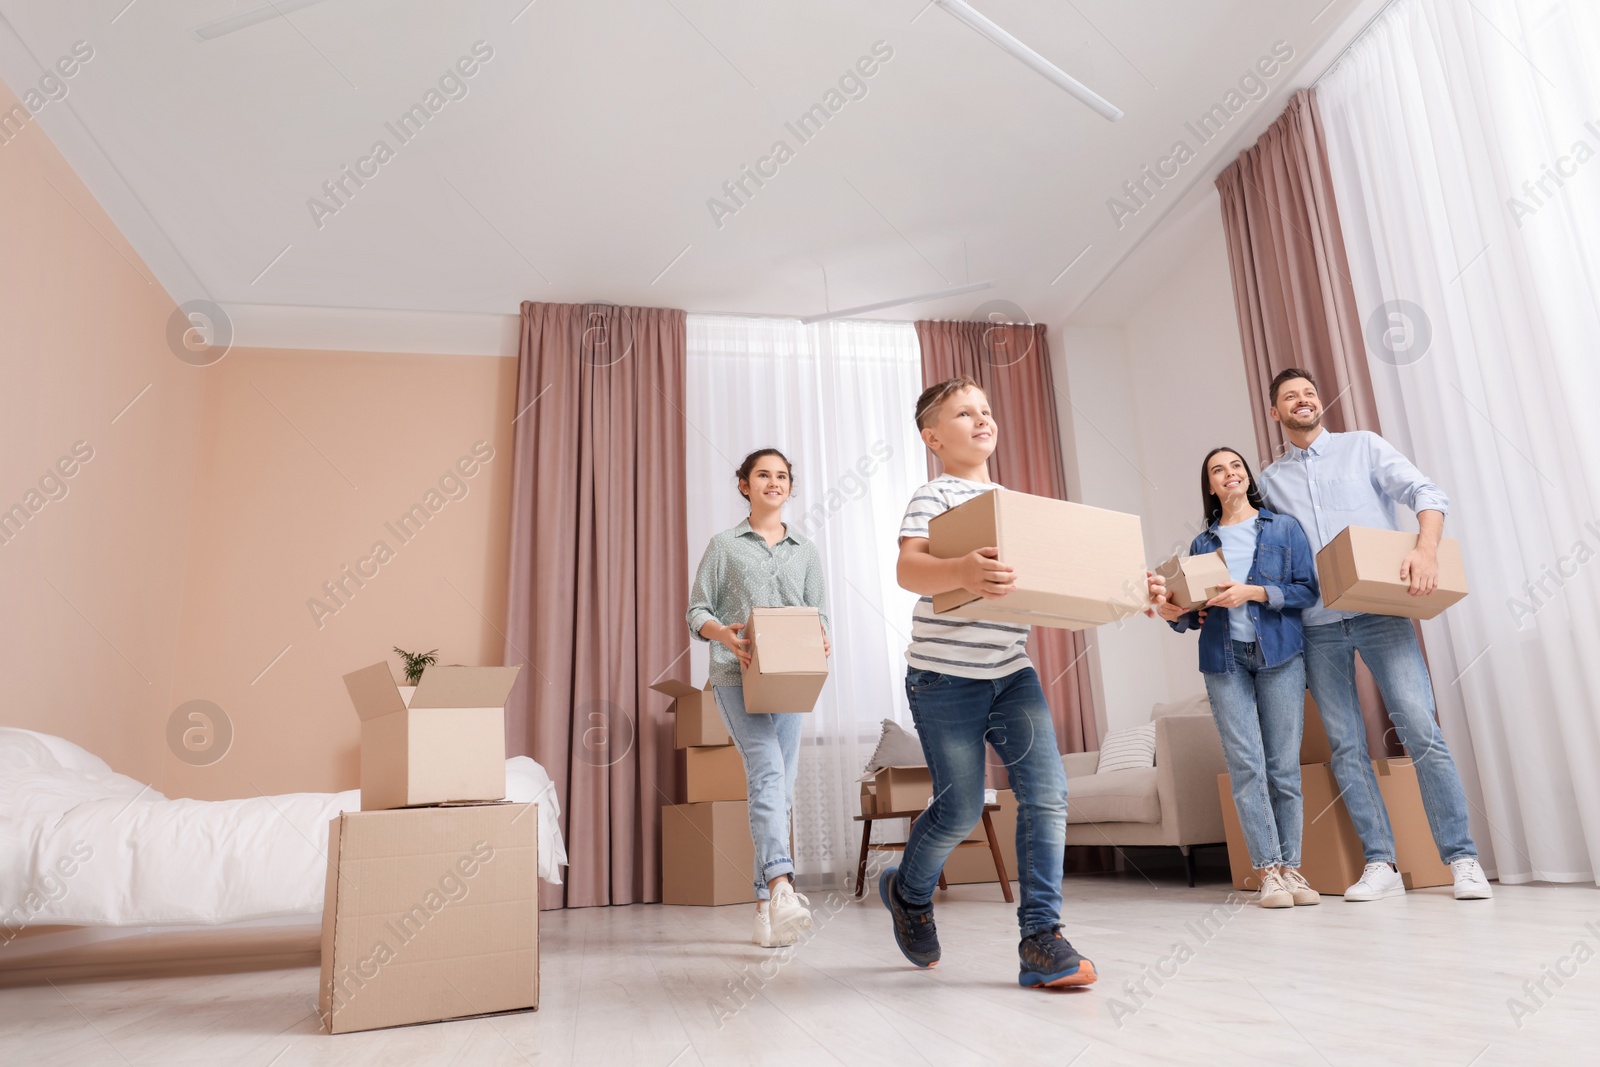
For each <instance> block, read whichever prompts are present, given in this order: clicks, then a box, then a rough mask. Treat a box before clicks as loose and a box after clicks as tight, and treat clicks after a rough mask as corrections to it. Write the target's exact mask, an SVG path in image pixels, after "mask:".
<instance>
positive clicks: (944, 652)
mask: <svg viewBox="0 0 1600 1067" xmlns="http://www.w3.org/2000/svg"><path fill="white" fill-rule="evenodd" d="M999 488H1000V486H999V485H997V484H996V483H994V482H969V481H967V480H966V479H965V478H956V477H952V476H951V475H948V474H941V475H939V477H937V478H935V479H934V480H933V481H931V482H929V483H928V484H926V485H924V486H923V487H922V488H920V489H918V490H917V491H916V492H915V493H913V494H912V495H911V503H910V504H909V505H907V506H906V516H905V518H904V519H902V520H901V522H900V538H901V540H904V539H905V538H907V537H927V536H928V520H929V519H931V518H933V517H934V516H935V515H939V514H942V513H944V512H946V511H949V510H950V509H951V508H953V507H955V506H956V505H957V504H964V503H966V502H967V501H968V500H971V499H972V498H973V497H975V496H982V495H983V494H984V493H987V492H989V491H990V490H993V489H999ZM906 662H907V663H909V664H910V665H911V666H913V667H918V668H921V669H922V670H925V671H938V672H939V673H941V674H953V675H956V676H957V677H959V678H1004V677H1005V676H1006V675H1008V674H1015V673H1016V672H1017V671H1020V670H1022V668H1024V667H1031V666H1033V663H1032V662H1031V661H1030V660H1029V659H1028V627H1026V626H1014V625H1011V624H1010V623H1004V622H988V621H986V620H982V619H961V618H955V617H954V616H950V617H943V618H941V617H940V616H937V615H935V614H934V613H933V598H932V597H927V596H925V597H920V598H918V600H917V606H916V607H915V608H913V609H912V612H911V644H910V646H909V647H908V648H907V649H906Z"/></svg>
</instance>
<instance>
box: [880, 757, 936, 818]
mask: <svg viewBox="0 0 1600 1067" xmlns="http://www.w3.org/2000/svg"><path fill="white" fill-rule="evenodd" d="M863 785H864V786H870V787H871V789H870V792H871V793H872V796H873V802H872V807H873V810H872V814H874V815H886V814H888V813H890V812H908V811H909V812H919V811H922V810H924V809H925V808H927V806H928V803H929V802H930V801H932V800H933V772H931V771H929V770H928V768H927V767H926V766H921V767H910V766H907V767H879V768H878V770H877V771H876V772H874V774H873V775H872V777H871V779H869V780H868V781H866V782H864V783H863Z"/></svg>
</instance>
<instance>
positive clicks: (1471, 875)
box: [1450, 856, 1494, 900]
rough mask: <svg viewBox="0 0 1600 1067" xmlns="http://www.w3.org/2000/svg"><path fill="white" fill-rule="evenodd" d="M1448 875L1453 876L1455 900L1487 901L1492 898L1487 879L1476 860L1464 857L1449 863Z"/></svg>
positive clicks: (1492, 893)
mask: <svg viewBox="0 0 1600 1067" xmlns="http://www.w3.org/2000/svg"><path fill="white" fill-rule="evenodd" d="M1450 873H1451V874H1453V875H1455V880H1456V899H1457V900H1488V899H1489V898H1491V897H1493V896H1494V890H1493V889H1490V888H1489V879H1488V878H1487V877H1485V876H1484V873H1483V868H1482V867H1481V866H1479V864H1478V861H1477V859H1476V858H1474V857H1472V856H1465V857H1463V858H1461V859H1458V860H1451V861H1450Z"/></svg>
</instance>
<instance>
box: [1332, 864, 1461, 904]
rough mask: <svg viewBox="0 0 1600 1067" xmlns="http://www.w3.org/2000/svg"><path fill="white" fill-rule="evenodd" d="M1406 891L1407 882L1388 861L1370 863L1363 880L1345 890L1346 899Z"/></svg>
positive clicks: (1375, 898)
mask: <svg viewBox="0 0 1600 1067" xmlns="http://www.w3.org/2000/svg"><path fill="white" fill-rule="evenodd" d="M1457 877H1458V878H1459V875H1458V876H1457ZM1405 891H1406V884H1405V882H1404V881H1403V880H1402V879H1401V878H1400V872H1399V871H1397V870H1395V869H1394V868H1393V867H1391V866H1389V865H1388V864H1387V863H1369V864H1367V865H1366V867H1365V868H1364V869H1363V870H1362V871H1361V880H1360V881H1358V882H1357V883H1356V884H1355V885H1353V886H1351V887H1350V888H1349V889H1346V890H1345V891H1344V899H1346V900H1382V899H1383V898H1384V897H1398V896H1402V895H1404V893H1405Z"/></svg>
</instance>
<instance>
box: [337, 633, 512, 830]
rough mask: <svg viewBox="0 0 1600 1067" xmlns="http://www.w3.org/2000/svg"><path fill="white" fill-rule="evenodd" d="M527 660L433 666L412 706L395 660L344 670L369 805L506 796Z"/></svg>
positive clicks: (379, 807) (370, 808)
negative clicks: (511, 721) (511, 725)
mask: <svg viewBox="0 0 1600 1067" xmlns="http://www.w3.org/2000/svg"><path fill="white" fill-rule="evenodd" d="M521 669H522V668H521V667H429V668H428V669H427V670H426V671H424V672H423V675H422V680H421V681H420V682H418V683H417V688H416V692H415V693H413V694H412V696H411V701H410V704H409V706H407V702H406V701H405V700H404V699H402V697H401V694H400V689H399V687H398V686H396V685H395V684H394V677H393V675H391V674H390V673H389V665H388V664H387V663H374V664H373V665H372V666H370V667H363V668H362V669H361V670H359V671H353V672H351V673H350V674H347V675H345V676H344V685H345V689H346V690H348V691H349V693H350V701H351V703H353V704H354V705H355V708H356V714H357V715H359V716H360V717H361V810H362V811H378V810H382V809H385V808H405V807H417V806H420V805H424V804H450V803H462V802H467V803H471V802H479V803H481V802H483V801H491V800H502V799H504V798H505V795H506V711H505V708H506V698H507V697H509V696H510V695H511V687H512V686H513V685H515V684H516V681H517V672H518V671H520V670H521Z"/></svg>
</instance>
